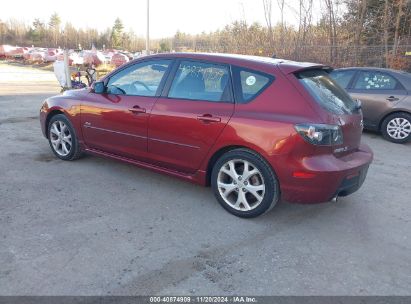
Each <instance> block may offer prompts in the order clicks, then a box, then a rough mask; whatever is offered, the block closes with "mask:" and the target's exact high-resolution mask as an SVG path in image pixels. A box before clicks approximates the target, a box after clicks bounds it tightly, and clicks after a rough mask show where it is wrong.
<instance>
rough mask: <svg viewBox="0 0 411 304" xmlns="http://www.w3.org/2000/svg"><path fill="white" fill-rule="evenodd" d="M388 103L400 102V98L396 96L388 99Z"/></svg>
mask: <svg viewBox="0 0 411 304" xmlns="http://www.w3.org/2000/svg"><path fill="white" fill-rule="evenodd" d="M387 100H388V101H398V100H400V99H399V98H397V97H395V96H390V97H388V98H387Z"/></svg>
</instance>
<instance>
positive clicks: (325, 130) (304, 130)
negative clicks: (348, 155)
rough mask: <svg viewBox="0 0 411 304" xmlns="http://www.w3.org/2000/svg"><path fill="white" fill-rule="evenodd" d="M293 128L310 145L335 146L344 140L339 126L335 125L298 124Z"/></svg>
mask: <svg viewBox="0 0 411 304" xmlns="http://www.w3.org/2000/svg"><path fill="white" fill-rule="evenodd" d="M295 130H296V131H297V132H298V134H300V135H301V136H302V137H303V138H304V139H305V140H306V141H307V142H309V143H310V144H312V145H317V146H337V145H341V144H343V142H344V139H343V133H342V130H341V127H340V126H337V125H325V124H298V125H296V126H295Z"/></svg>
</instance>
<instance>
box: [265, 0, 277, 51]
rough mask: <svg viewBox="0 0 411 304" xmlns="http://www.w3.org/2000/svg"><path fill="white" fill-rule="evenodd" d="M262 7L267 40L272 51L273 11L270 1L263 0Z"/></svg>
mask: <svg viewBox="0 0 411 304" xmlns="http://www.w3.org/2000/svg"><path fill="white" fill-rule="evenodd" d="M263 6H264V17H265V22H266V24H267V29H268V40H269V42H270V49H271V51H274V35H273V25H272V10H273V4H272V0H263Z"/></svg>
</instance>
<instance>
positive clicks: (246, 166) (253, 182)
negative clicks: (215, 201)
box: [217, 159, 265, 211]
mask: <svg viewBox="0 0 411 304" xmlns="http://www.w3.org/2000/svg"><path fill="white" fill-rule="evenodd" d="M217 187H218V191H219V193H220V195H221V197H222V198H223V200H224V201H225V202H226V203H227V204H228V205H229V206H230V207H232V208H234V209H236V210H239V211H250V210H253V209H255V208H257V207H258V206H259V205H260V204H261V202H262V201H263V199H264V194H265V183H264V178H263V175H262V174H261V172H260V171H259V170H258V169H257V167H256V166H255V165H253V164H252V163H251V162H249V161H246V160H240V159H236V160H230V161H228V162H226V163H225V164H224V165H223V166H222V167H221V168H220V171H219V173H218V180H217Z"/></svg>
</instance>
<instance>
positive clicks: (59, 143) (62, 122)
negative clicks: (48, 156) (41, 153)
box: [47, 114, 82, 161]
mask: <svg viewBox="0 0 411 304" xmlns="http://www.w3.org/2000/svg"><path fill="white" fill-rule="evenodd" d="M61 130H63V132H61ZM47 132H48V133H47V134H48V139H49V144H50V148H51V150H52V151H53V153H54V155H55V156H57V157H58V158H60V159H61V160H65V161H72V160H76V159H78V158H80V157H81V154H82V151H81V149H80V145H79V142H78V139H77V135H76V131H75V130H74V128H73V125H72V124H71V122H70V121H69V120H68V119H67V117H66V116H65V115H63V114H58V115H55V116H53V117H52V118H51V119H50V122H49V125H48V126H47ZM60 134H61V135H60ZM69 135H70V136H69ZM63 145H64V147H65V149H64V148H63Z"/></svg>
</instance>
